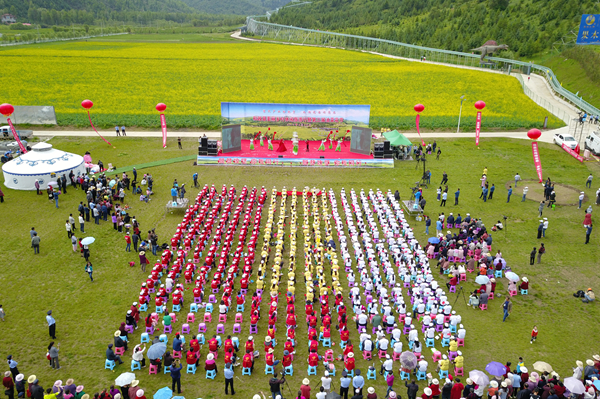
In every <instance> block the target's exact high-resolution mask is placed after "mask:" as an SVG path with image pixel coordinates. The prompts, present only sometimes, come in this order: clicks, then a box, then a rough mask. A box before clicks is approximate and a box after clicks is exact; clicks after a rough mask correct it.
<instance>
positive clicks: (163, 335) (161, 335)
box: [158, 334, 169, 344]
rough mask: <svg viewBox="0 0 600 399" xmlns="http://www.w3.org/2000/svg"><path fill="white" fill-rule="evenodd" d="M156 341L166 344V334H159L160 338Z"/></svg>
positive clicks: (167, 340)
mask: <svg viewBox="0 0 600 399" xmlns="http://www.w3.org/2000/svg"><path fill="white" fill-rule="evenodd" d="M158 339H159V340H160V341H161V342H164V343H165V344H167V343H168V342H169V337H168V336H167V334H160V336H159V337H158Z"/></svg>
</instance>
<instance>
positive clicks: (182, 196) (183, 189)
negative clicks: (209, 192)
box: [179, 183, 186, 200]
mask: <svg viewBox="0 0 600 399" xmlns="http://www.w3.org/2000/svg"><path fill="white" fill-rule="evenodd" d="M185 193H186V191H185V183H183V184H182V185H181V188H180V189H179V198H181V199H182V200H183V198H184V197H185Z"/></svg>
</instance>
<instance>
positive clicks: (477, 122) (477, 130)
mask: <svg viewBox="0 0 600 399" xmlns="http://www.w3.org/2000/svg"><path fill="white" fill-rule="evenodd" d="M480 132H481V111H479V112H477V119H475V145H479V133H480Z"/></svg>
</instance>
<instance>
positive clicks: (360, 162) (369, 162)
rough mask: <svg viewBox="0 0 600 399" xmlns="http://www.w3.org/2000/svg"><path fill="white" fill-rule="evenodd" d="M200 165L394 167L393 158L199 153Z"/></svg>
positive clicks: (198, 163) (197, 161) (198, 160)
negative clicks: (326, 157) (293, 156)
mask: <svg viewBox="0 0 600 399" xmlns="http://www.w3.org/2000/svg"><path fill="white" fill-rule="evenodd" d="M196 164H197V165H199V166H210V165H214V166H279V167H314V168H393V167H394V160H393V159H319V158H253V157H236V156H229V155H222V156H218V157H211V156H203V155H198V158H197V160H196Z"/></svg>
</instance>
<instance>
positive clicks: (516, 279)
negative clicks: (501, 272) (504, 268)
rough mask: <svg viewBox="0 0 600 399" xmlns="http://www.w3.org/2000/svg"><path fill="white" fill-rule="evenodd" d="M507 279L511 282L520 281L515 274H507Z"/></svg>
mask: <svg viewBox="0 0 600 399" xmlns="http://www.w3.org/2000/svg"><path fill="white" fill-rule="evenodd" d="M506 278H507V279H509V280H510V281H519V280H520V278H519V276H518V275H517V273H515V272H506Z"/></svg>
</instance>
